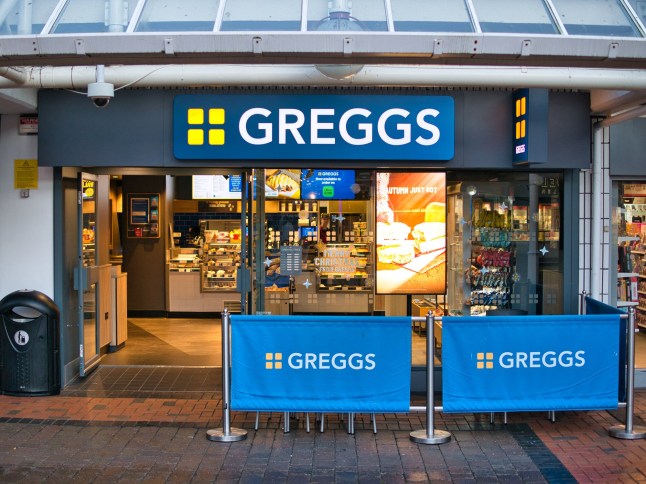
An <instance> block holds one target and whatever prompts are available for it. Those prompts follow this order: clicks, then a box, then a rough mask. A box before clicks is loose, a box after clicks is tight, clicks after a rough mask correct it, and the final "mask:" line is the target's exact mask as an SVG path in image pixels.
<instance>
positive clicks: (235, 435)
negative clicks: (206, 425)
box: [206, 427, 247, 442]
mask: <svg viewBox="0 0 646 484" xmlns="http://www.w3.org/2000/svg"><path fill="white" fill-rule="evenodd" d="M206 438H207V439H209V440H210V441H212V442H238V441H240V440H244V439H246V438H247V431H246V430H244V429H237V428H233V427H232V428H230V429H229V432H228V433H227V434H225V433H224V429H223V428H217V429H211V430H207V431H206Z"/></svg>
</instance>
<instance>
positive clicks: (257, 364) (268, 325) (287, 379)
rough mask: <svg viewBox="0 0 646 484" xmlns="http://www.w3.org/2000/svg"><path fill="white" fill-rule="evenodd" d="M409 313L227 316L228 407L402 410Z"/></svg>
mask: <svg viewBox="0 0 646 484" xmlns="http://www.w3.org/2000/svg"><path fill="white" fill-rule="evenodd" d="M410 371H411V319H410V318H409V317H408V318H406V317H369V316H356V317H346V316H327V317H326V316H244V315H233V316H231V408H232V409H233V410H273V411H293V412H296V411H310V412H315V411H318V412H323V411H328V412H331V411H338V412H408V411H409V410H410Z"/></svg>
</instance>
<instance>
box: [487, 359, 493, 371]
mask: <svg viewBox="0 0 646 484" xmlns="http://www.w3.org/2000/svg"><path fill="white" fill-rule="evenodd" d="M492 368H493V362H491V361H487V370H491V369H492Z"/></svg>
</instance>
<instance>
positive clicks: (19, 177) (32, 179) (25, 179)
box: [13, 160, 38, 190]
mask: <svg viewBox="0 0 646 484" xmlns="http://www.w3.org/2000/svg"><path fill="white" fill-rule="evenodd" d="M13 187H14V188H15V189H16V190H33V189H37V188H38V160H13Z"/></svg>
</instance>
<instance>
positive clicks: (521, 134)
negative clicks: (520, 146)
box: [520, 119, 525, 138]
mask: <svg viewBox="0 0 646 484" xmlns="http://www.w3.org/2000/svg"><path fill="white" fill-rule="evenodd" d="M520 137H521V138H524V137H525V120H524V119H523V120H522V121H521V122H520Z"/></svg>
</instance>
